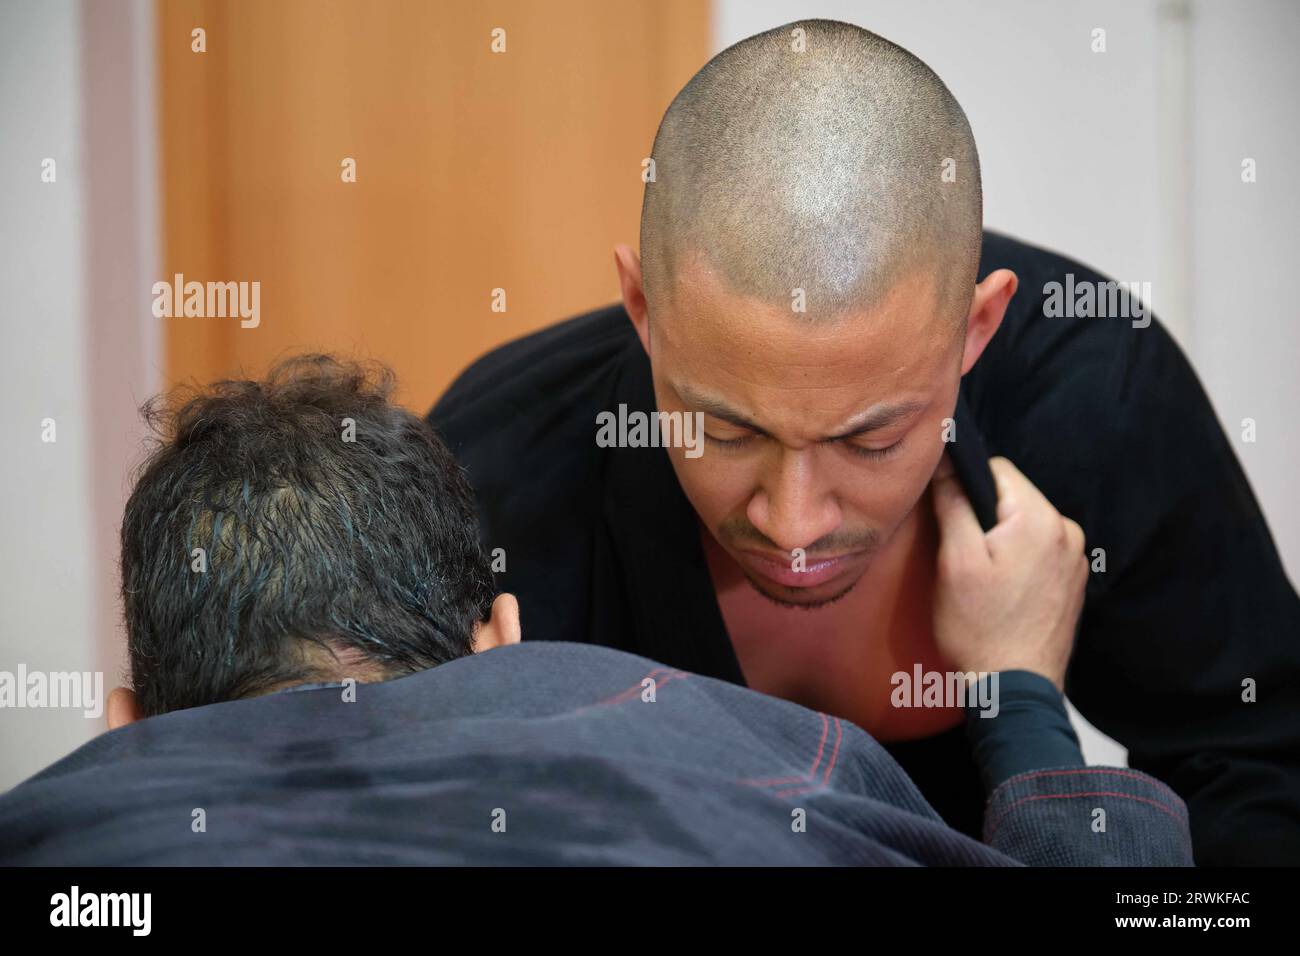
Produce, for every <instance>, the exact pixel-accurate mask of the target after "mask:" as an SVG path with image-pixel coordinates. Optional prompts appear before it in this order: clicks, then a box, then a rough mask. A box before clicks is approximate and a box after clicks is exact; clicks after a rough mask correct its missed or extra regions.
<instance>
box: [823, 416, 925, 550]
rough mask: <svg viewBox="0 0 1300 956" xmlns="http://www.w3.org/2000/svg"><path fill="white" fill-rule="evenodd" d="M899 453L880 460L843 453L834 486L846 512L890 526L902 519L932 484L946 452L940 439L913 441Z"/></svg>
mask: <svg viewBox="0 0 1300 956" xmlns="http://www.w3.org/2000/svg"><path fill="white" fill-rule="evenodd" d="M914 438H919V436H918V435H915V434H914V435H912V436H910V437H909V439H908V446H910V447H907V448H905V449H904V450H902V451H901V452H900V453H899V454H898V455H897V456H895V457H894V458H891V459H885V460H884V461H880V462H859V461H856V460H853V459H851V458H849V459H848V460H845V458H846V457H847V456H840V459H839V460H838V461H836V462H835V463H834V464H833V465H832V467H833V468H834V470H835V477H834V488H835V492H836V494H837V496H838V498H839V501H840V506H841V507H842V508H843V510H844V512H845V514H846V515H856V516H858V517H859V518H860V519H861V520H862V521H864V522H865V523H866V524H868V525H871V526H873V527H876V528H888V527H891V526H893V525H896V524H897V523H898V522H899V521H901V520H902V519H903V518H904V517H905V516H906V515H907V513H908V512H909V511H911V509H912V508H913V507H915V506H916V503H917V501H918V500H919V499H920V497H921V495H922V494H924V493H925V489H926V488H927V487H928V486H929V484H930V478H931V476H933V475H934V469H935V467H936V466H937V465H938V463H939V458H940V456H941V455H942V454H943V444H942V442H939V441H933V442H929V441H921V440H917V441H913V440H912V439H914Z"/></svg>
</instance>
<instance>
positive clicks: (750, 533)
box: [718, 517, 881, 559]
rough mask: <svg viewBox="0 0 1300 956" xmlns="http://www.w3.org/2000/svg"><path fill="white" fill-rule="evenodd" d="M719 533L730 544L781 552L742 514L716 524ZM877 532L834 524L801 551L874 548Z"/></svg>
mask: <svg viewBox="0 0 1300 956" xmlns="http://www.w3.org/2000/svg"><path fill="white" fill-rule="evenodd" d="M718 536H719V537H721V538H723V539H725V540H727V541H729V542H731V543H733V544H749V545H757V546H758V547H760V548H762V549H765V550H768V551H776V552H782V553H783V552H784V551H785V549H784V548H781V547H778V546H777V545H776V544H775V543H774V542H773V541H772V539H771V538H769V537H768V536H767V535H765V534H763V532H761V531H759V530H758V529H757V528H755V527H754V526H753V525H752V524H750V523H749V521H747V520H746V519H744V518H740V517H735V518H727V519H726V520H724V521H723V522H722V524H721V525H720V526H719V527H718ZM880 537H881V535H880V532H879V531H877V530H875V529H874V528H864V529H862V530H861V531H854V530H850V529H845V528H837V529H836V530H835V531H832V532H831V533H830V534H828V535H824V536H823V537H820V538H818V539H817V540H816V541H814V542H813V543H812V544H809V545H804V546H803V550H804V553H805V554H806V555H807V556H808V557H809V558H810V559H815V558H817V557H818V556H820V555H833V554H844V553H845V552H849V551H874V550H875V549H876V547H877V546H879V544H880Z"/></svg>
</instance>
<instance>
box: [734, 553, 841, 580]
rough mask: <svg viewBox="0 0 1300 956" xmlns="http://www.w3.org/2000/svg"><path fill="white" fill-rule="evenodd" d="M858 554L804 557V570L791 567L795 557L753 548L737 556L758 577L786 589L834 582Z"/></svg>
mask: <svg viewBox="0 0 1300 956" xmlns="http://www.w3.org/2000/svg"><path fill="white" fill-rule="evenodd" d="M857 557H859V555H858V554H857V553H856V552H854V553H849V554H841V555H836V556H834V557H829V558H805V559H804V561H803V568H804V569H803V570H802V571H796V570H795V569H794V567H793V564H794V558H793V557H786V556H784V555H782V556H779V557H778V556H774V555H770V554H761V553H759V552H756V551H741V552H740V554H739V558H740V560H741V562H742V563H744V564H745V565H746V566H747V567H748V568H749V569H750V570H751V571H753V572H754V573H755V574H757V575H758V576H759V577H762V578H766V579H767V580H769V581H772V582H773V583H775V584H780V585H782V586H783V587H787V588H815V587H818V586H820V585H823V584H825V583H826V582H827V581H833V580H834V579H835V578H837V577H839V576H840V575H841V574H843V573H844V572H845V571H846V570H848V568H849V565H850V564H851V563H852V562H853V560H854V559H855V558H857Z"/></svg>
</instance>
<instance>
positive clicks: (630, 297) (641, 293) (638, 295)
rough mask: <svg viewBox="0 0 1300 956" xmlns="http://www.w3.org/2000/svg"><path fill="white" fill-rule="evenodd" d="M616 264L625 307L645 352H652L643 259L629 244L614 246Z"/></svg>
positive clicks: (647, 353)
mask: <svg viewBox="0 0 1300 956" xmlns="http://www.w3.org/2000/svg"><path fill="white" fill-rule="evenodd" d="M614 266H615V267H616V268H617V269H618V287H619V290H620V291H621V292H622V294H623V308H624V309H625V310H626V311H627V315H628V318H630V319H631V320H632V327H633V328H634V329H636V334H637V338H639V339H640V340H641V347H642V348H643V349H645V354H646V355H649V354H650V316H649V314H648V313H647V312H646V304H645V290H644V289H643V288H642V286H641V259H640V257H639V256H637V254H636V253H635V252H633V251H632V250H631V249H630V248H629V247H628V246H615V247H614Z"/></svg>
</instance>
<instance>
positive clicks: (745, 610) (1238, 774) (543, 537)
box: [430, 21, 1300, 864]
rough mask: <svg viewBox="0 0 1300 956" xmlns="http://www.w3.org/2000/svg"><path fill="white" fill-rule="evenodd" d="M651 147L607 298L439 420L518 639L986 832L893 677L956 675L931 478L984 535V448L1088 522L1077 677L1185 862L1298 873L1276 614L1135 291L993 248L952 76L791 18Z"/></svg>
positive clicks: (684, 104)
mask: <svg viewBox="0 0 1300 956" xmlns="http://www.w3.org/2000/svg"><path fill="white" fill-rule="evenodd" d="M652 158H653V160H654V165H653V167H652V171H653V174H654V175H653V176H652V177H648V179H649V181H648V182H647V184H646V189H645V201H644V206H643V210H642V221H641V237H640V238H641V241H640V252H641V254H640V257H638V255H637V254H636V253H635V252H633V251H632V250H631V249H629V248H627V247H625V246H620V247H618V248H617V249H616V250H615V260H616V267H617V270H618V276H619V282H620V285H621V289H622V298H623V302H622V305H621V306H616V307H611V308H607V309H603V310H600V311H598V312H594V313H591V314H589V315H585V316H581V317H578V318H576V319H572V320H570V321H568V322H564V323H561V324H559V325H557V326H554V327H552V328H549V329H546V330H544V331H542V332H540V333H537V334H535V335H532V336H529V337H527V338H525V339H522V340H520V341H517V342H514V343H512V344H510V345H507V346H505V347H504V348H501V349H498V350H497V351H495V352H493V353H491V354H489V355H487V356H486V357H484V358H483V359H481V360H479V361H478V362H477V363H475V364H474V365H473V366H472V367H471V368H470V369H469V370H468V371H466V372H465V373H464V375H463V376H462V377H461V378H460V379H459V380H458V381H457V382H456V383H455V384H454V385H453V386H452V387H451V389H450V390H449V391H448V393H447V394H446V395H445V396H444V397H443V398H442V400H441V401H440V402H439V403H438V405H437V406H436V407H435V408H434V409H433V411H432V412H431V415H430V418H431V420H432V421H433V423H434V424H435V425H437V426H438V427H439V428H440V429H441V430H442V432H443V434H444V435H445V437H446V438H447V439H448V441H449V443H450V445H451V446H452V448H453V450H454V451H455V453H456V455H457V456H458V458H459V459H460V460H461V461H462V462H463V463H464V464H465V466H466V467H467V469H468V471H469V474H470V478H471V481H472V484H473V485H474V487H475V491H476V494H477V497H478V502H479V509H480V514H481V518H482V520H483V528H484V543H485V544H486V545H487V547H489V548H491V549H501V550H500V551H494V553H495V555H496V557H497V562H496V564H495V568H494V570H496V571H497V572H498V575H499V580H498V585H499V586H500V587H501V588H502V589H506V590H509V591H511V592H513V593H515V594H516V595H518V597H519V600H520V603H521V608H522V615H523V619H524V621H525V622H527V631H528V633H529V637H530V639H547V638H553V639H567V640H573V639H574V635H575V633H576V631H580V632H581V633H582V634H583V635H584V636H585V639H586V640H588V641H590V642H593V643H598V644H605V645H609V646H613V647H618V648H621V649H624V650H628V651H632V652H634V653H638V654H643V655H645V656H648V657H652V658H654V659H656V660H659V661H662V662H664V663H665V664H668V665H671V666H673V667H678V668H681V669H684V670H689V671H694V672H697V673H702V674H706V675H709V676H713V677H717V678H722V679H725V680H729V681H732V682H734V683H736V684H741V685H746V686H749V687H751V688H754V689H757V690H760V691H763V692H766V693H770V694H773V695H776V696H780V697H784V698H786V699H789V700H792V701H795V702H797V703H799V704H802V705H804V706H807V707H811V708H815V709H817V710H821V711H825V712H830V713H833V714H836V715H837V716H840V717H843V718H846V719H848V720H851V721H853V722H854V723H856V724H858V725H859V726H861V727H862V728H864V729H865V730H867V731H868V732H870V733H871V734H872V735H874V736H875V737H876V738H878V739H879V740H881V741H882V742H884V743H885V744H886V746H887V747H888V748H889V750H890V752H891V753H892V754H893V756H894V757H895V758H896V759H897V760H898V761H899V762H900V763H901V764H902V765H903V767H904V768H905V769H906V770H907V771H908V773H909V774H910V775H911V776H912V778H913V779H914V780H915V781H916V782H917V784H918V786H919V787H920V789H921V791H922V792H923V794H924V795H925V796H926V798H927V799H928V800H929V801H930V802H931V804H932V805H933V806H934V807H935V809H937V810H938V811H939V812H940V814H941V815H943V817H944V818H945V819H946V820H947V821H948V822H949V823H950V824H952V825H953V826H955V827H957V828H958V829H960V830H963V831H964V832H967V833H970V834H976V833H978V829H979V825H980V817H981V811H982V809H983V806H984V801H985V798H986V796H987V794H986V793H985V791H984V789H983V787H982V785H981V781H980V778H979V775H978V773H977V771H976V767H975V763H974V762H973V760H972V757H971V741H970V739H969V738H968V736H967V734H966V733H965V732H964V730H963V721H962V711H961V708H960V706H959V704H958V702H955V701H950V700H947V699H945V698H943V697H942V696H941V695H935V696H934V697H933V698H931V697H930V696H929V695H923V694H922V693H920V688H921V686H922V685H925V684H926V683H927V681H929V679H930V675H944V674H948V673H950V672H952V670H953V665H952V662H951V661H949V660H946V659H945V657H944V655H942V654H940V653H939V650H938V648H937V647H936V645H935V640H934V626H935V625H934V622H935V617H936V614H942V613H944V609H943V608H941V607H939V608H936V606H935V602H934V600H933V593H934V582H935V579H936V574H937V565H938V561H939V555H940V553H941V552H940V544H941V542H940V536H939V533H938V529H937V525H936V521H935V517H934V512H933V506H932V500H931V499H932V494H931V491H930V489H931V484H932V481H933V478H934V475H935V472H936V469H938V468H939V466H940V463H941V461H943V460H945V456H946V458H947V459H948V460H950V461H951V462H952V464H953V466H954V468H955V469H956V473H957V475H958V476H959V477H960V478H961V480H962V482H963V484H964V486H965V490H966V493H967V494H968V496H969V497H970V498H971V500H972V503H973V504H974V505H975V506H976V507H975V510H976V512H977V513H978V514H980V515H981V519H982V524H983V531H985V532H989V533H991V534H992V533H996V529H995V528H994V525H995V523H997V522H999V521H1007V520H1013V519H1014V515H1009V514H1007V513H1006V510H1005V507H1003V508H1002V509H1001V510H999V507H998V504H997V500H996V492H995V491H994V490H993V484H992V480H991V479H990V477H989V469H988V464H987V460H988V457H989V456H991V455H1002V456H1006V457H1007V458H1009V459H1010V460H1011V461H1012V462H1014V463H1015V464H1016V465H1017V466H1018V467H1019V469H1020V470H1021V471H1022V472H1023V474H1024V475H1025V476H1027V477H1028V479H1029V480H1030V481H1031V482H1032V483H1033V484H1034V485H1035V486H1036V487H1037V488H1038V489H1040V490H1041V491H1042V493H1043V494H1044V495H1046V497H1047V499H1048V500H1049V501H1051V502H1052V504H1053V505H1054V506H1055V507H1056V509H1057V510H1058V512H1059V513H1060V514H1061V515H1063V516H1065V517H1066V518H1070V519H1073V520H1074V521H1077V522H1078V523H1079V525H1081V526H1082V529H1083V531H1084V534H1085V536H1086V537H1085V543H1084V545H1083V547H1084V551H1085V554H1086V555H1087V557H1088V560H1089V564H1090V568H1091V574H1090V577H1089V583H1088V586H1087V592H1086V601H1085V606H1084V611H1083V614H1082V618H1081V620H1080V624H1079V633H1078V640H1077V644H1076V649H1075V652H1074V655H1073V658H1072V659H1071V662H1070V667H1069V671H1068V676H1067V678H1066V680H1065V683H1064V689H1065V690H1066V691H1067V692H1068V694H1069V696H1070V697H1071V698H1072V699H1073V701H1074V702H1075V704H1076V705H1077V706H1078V707H1079V709H1080V710H1081V711H1082V712H1083V714H1084V715H1085V716H1087V717H1088V718H1089V719H1090V720H1091V721H1092V723H1094V724H1095V725H1096V726H1097V727H1099V728H1100V729H1101V730H1103V731H1104V732H1106V733H1108V734H1110V735H1111V736H1112V737H1114V738H1116V739H1117V740H1119V741H1120V742H1121V743H1122V744H1124V745H1125V746H1126V747H1127V748H1128V750H1129V761H1130V764H1131V766H1133V767H1135V768H1140V769H1142V770H1145V771H1147V772H1149V773H1151V774H1153V775H1155V776H1157V777H1159V778H1161V779H1162V780H1164V781H1165V782H1166V783H1168V784H1169V785H1170V786H1171V787H1172V788H1173V789H1174V790H1175V791H1177V792H1178V794H1179V795H1180V796H1181V797H1182V798H1183V799H1184V800H1185V801H1186V803H1187V804H1188V807H1189V809H1190V819H1191V828H1192V834H1193V840H1194V847H1195V852H1196V858H1197V862H1199V863H1201V864H1234V863H1283V862H1289V863H1295V862H1297V861H1300V761H1297V754H1300V676H1298V675H1300V600H1298V599H1297V597H1296V593H1295V590H1294V588H1293V587H1292V586H1291V584H1290V583H1289V581H1288V580H1287V578H1286V575H1285V573H1284V571H1283V569H1282V567H1281V564H1280V562H1279V559H1278V555H1277V551H1276V549H1275V547H1274V545H1273V542H1272V539H1271V537H1270V535H1269V531H1268V528H1267V526H1266V524H1265V522H1264V519H1263V516H1262V515H1261V513H1260V510H1259V507H1258V505H1257V503H1256V501H1255V499H1254V497H1253V496H1252V494H1251V491H1250V488H1249V486H1248V484H1247V482H1246V479H1245V477H1244V475H1243V473H1242V470H1241V468H1240V466H1239V464H1238V462H1237V460H1236V458H1235V457H1234V454H1233V451H1232V449H1231V447H1230V445H1229V443H1228V440H1227V439H1226V437H1225V435H1224V433H1223V431H1222V430H1221V429H1220V427H1219V425H1218V423H1217V421H1216V419H1215V417H1214V413H1213V411H1212V409H1211V408H1210V405H1209V403H1208V401H1207V399H1206V397H1205V395H1204V393H1203V391H1202V389H1201V387H1200V385H1199V383H1198V381H1197V379H1196V376H1195V374H1194V373H1193V371H1192V370H1191V368H1190V367H1189V366H1188V364H1187V362H1186V360H1185V358H1184V357H1183V355H1182V354H1181V353H1180V351H1179V350H1178V348H1177V346H1176V345H1175V344H1174V343H1173V341H1172V340H1171V339H1170V338H1169V336H1168V335H1167V333H1166V332H1165V331H1164V330H1163V329H1162V328H1161V326H1160V324H1159V323H1158V322H1156V321H1153V320H1152V317H1151V316H1150V314H1149V313H1148V312H1147V311H1146V309H1145V305H1144V304H1143V303H1141V302H1139V301H1137V300H1136V299H1133V298H1130V297H1129V296H1128V295H1127V294H1125V293H1124V292H1123V291H1122V290H1117V289H1116V286H1115V285H1114V284H1113V283H1109V284H1108V282H1107V280H1106V279H1105V278H1104V277H1102V276H1100V275H1098V274H1097V273H1096V272H1094V271H1093V270H1091V269H1089V268H1087V267H1085V266H1083V265H1080V264H1078V263H1075V262H1072V261H1070V260H1068V259H1065V258H1063V257H1061V256H1058V255H1055V254H1051V253H1048V252H1044V251H1042V250H1039V249H1036V248H1033V247H1031V246H1028V245H1025V244H1022V243H1020V242H1016V241H1013V240H1010V239H1007V238H1002V237H999V236H995V235H991V234H987V233H984V232H983V225H982V223H983V216H982V194H981V189H980V174H979V160H978V155H977V152H976V148H975V142H974V139H973V136H972V134H971V130H970V127H969V125H968V123H967V121H966V118H965V116H964V114H963V112H962V110H961V107H960V106H959V105H958V103H957V101H956V100H955V99H954V98H953V96H952V94H951V93H950V92H949V91H948V89H947V88H946V87H945V86H944V84H943V83H942V81H941V80H940V79H939V78H938V77H937V76H936V75H935V74H934V73H933V72H932V71H930V70H929V69H928V68H927V67H926V66H925V64H923V63H921V62H920V61H919V60H917V59H916V58H915V57H913V56H912V55H911V54H909V53H908V52H907V51H905V50H902V49H901V48H899V47H897V46H895V45H893V44H891V43H889V42H888V41H886V40H883V39H882V38H880V37H878V36H875V35H873V34H871V33H869V32H867V31H865V30H862V29H859V28H857V27H854V26H850V25H848V24H842V23H836V22H832V21H803V22H800V23H796V24H790V25H787V26H783V27H780V28H778V29H776V30H772V31H770V32H767V33H763V34H760V35H758V36H755V37H751V38H749V39H747V40H745V41H743V42H741V43H739V44H737V45H735V46H733V47H731V48H729V49H727V50H725V51H723V52H722V53H720V54H719V55H718V56H716V57H715V58H714V59H713V60H711V61H710V62H709V63H708V64H707V65H706V66H705V67H704V68H703V69H702V70H701V71H700V72H699V73H698V74H697V75H696V76H695V77H694V78H693V79H692V80H691V81H690V83H689V84H687V86H686V87H685V88H684V89H683V90H682V91H681V93H679V94H678V96H677V97H676V99H675V100H674V101H673V103H672V105H671V106H670V107H669V109H668V112H667V113H666V114H665V116H664V119H663V122H662V124H661V125H660V128H659V132H658V135H657V136H656V138H655V142H654V147H653V151H652ZM1063 295H1064V296H1065V297H1066V298H1068V303H1067V304H1066V307H1064V308H1062V301H1063V300H1062V297H1063ZM1062 316H1070V317H1062ZM575 629H576V630H575ZM912 690H916V691H917V692H916V693H910V691H912ZM1058 691H1059V689H1058ZM1057 706H1058V707H1059V706H1060V702H1059V701H1057Z"/></svg>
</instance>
